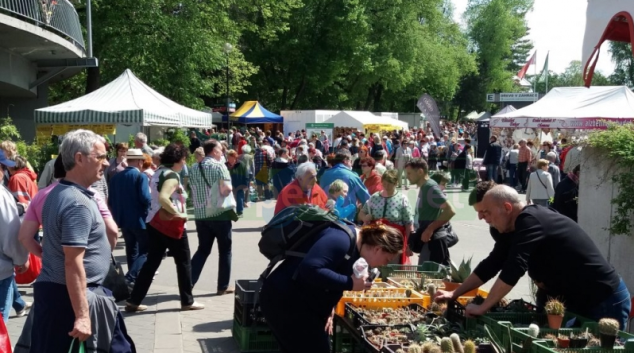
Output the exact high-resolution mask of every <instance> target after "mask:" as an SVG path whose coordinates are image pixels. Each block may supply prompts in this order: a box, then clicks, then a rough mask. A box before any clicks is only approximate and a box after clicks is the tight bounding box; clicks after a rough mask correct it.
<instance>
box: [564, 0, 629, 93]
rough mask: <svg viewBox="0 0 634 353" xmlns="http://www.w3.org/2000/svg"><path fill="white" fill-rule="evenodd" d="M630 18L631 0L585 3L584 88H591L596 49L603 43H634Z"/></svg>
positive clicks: (582, 63)
mask: <svg viewBox="0 0 634 353" xmlns="http://www.w3.org/2000/svg"><path fill="white" fill-rule="evenodd" d="M633 16H634V1H632V0H609V1H606V0H588V7H587V10H586V31H585V35H584V38H583V52H582V57H581V65H583V68H584V71H583V72H584V79H585V83H586V86H589V85H590V80H591V79H592V74H593V73H594V66H595V65H596V62H597V60H598V57H599V49H600V47H601V44H603V42H604V41H606V40H611V41H619V42H627V43H632V42H633V41H634V38H632V36H631V35H630V33H634V21H633V20H632V17H633ZM564 25H565V24H564ZM604 60H607V58H604ZM588 69H589V70H588Z"/></svg>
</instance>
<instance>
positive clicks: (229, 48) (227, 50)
mask: <svg viewBox="0 0 634 353" xmlns="http://www.w3.org/2000/svg"><path fill="white" fill-rule="evenodd" d="M223 50H224V52H225V55H226V56H227V102H226V104H225V112H226V113H227V127H228V128H229V129H231V120H230V119H229V102H230V98H229V53H231V51H232V50H233V45H231V44H229V43H225V45H224V47H223Z"/></svg>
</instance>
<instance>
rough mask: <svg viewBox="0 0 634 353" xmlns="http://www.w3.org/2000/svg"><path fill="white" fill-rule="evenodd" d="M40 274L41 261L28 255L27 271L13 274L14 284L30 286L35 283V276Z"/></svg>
mask: <svg viewBox="0 0 634 353" xmlns="http://www.w3.org/2000/svg"><path fill="white" fill-rule="evenodd" d="M40 272H42V259H40V258H39V257H37V256H35V255H33V254H29V269H28V270H26V272H24V273H17V272H16V273H15V283H17V284H31V283H33V282H35V280H36V279H37V276H39V275H40Z"/></svg>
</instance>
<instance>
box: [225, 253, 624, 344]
mask: <svg viewBox="0 0 634 353" xmlns="http://www.w3.org/2000/svg"><path fill="white" fill-rule="evenodd" d="M380 270H381V278H380V279H377V280H376V282H375V283H374V284H373V287H372V289H371V290H368V291H365V292H352V291H351V292H344V295H343V297H342V299H341V301H340V302H339V303H338V305H337V307H336V309H335V312H336V316H335V320H334V330H333V337H332V352H334V353H365V352H369V353H419V352H424V353H476V352H477V353H557V352H560V353H634V335H630V334H627V333H625V332H622V331H619V324H618V322H617V321H615V320H613V319H608V318H605V319H602V320H600V321H599V322H594V321H592V320H589V319H586V318H583V317H581V316H578V315H575V314H574V313H570V312H567V311H566V308H565V305H564V303H561V302H559V301H558V300H557V299H555V298H550V299H549V301H548V302H547V303H546V305H545V312H538V310H537V307H536V306H535V305H534V304H531V303H528V302H525V301H523V300H522V299H516V300H506V299H505V300H502V301H501V302H500V303H498V304H497V305H495V306H494V307H493V308H492V309H491V310H490V311H489V312H488V313H487V314H486V315H483V316H481V317H478V318H468V317H466V315H465V307H466V306H467V305H468V304H470V303H474V304H482V302H483V301H484V298H486V296H487V295H488V293H487V292H486V291H484V290H481V289H476V290H474V291H472V292H470V293H467V294H466V295H465V296H463V297H460V298H459V299H458V300H456V301H453V302H448V303H436V302H434V301H433V300H432V298H433V297H434V295H435V293H436V291H437V290H440V289H443V290H453V288H454V287H456V286H459V285H460V284H461V283H462V282H463V281H464V280H465V279H466V278H467V277H468V276H469V275H470V274H471V260H466V261H465V260H463V261H462V262H461V263H460V265H459V266H457V267H455V266H451V267H444V266H441V265H438V264H435V263H424V264H423V265H418V266H414V265H388V266H386V267H383V268H381V269H380ZM256 283H257V282H256V281H245V280H238V281H236V284H237V285H236V289H237V291H236V316H235V318H236V322H234V328H233V333H234V338H236V340H237V341H238V343H239V346H240V351H241V352H262V351H269V352H274V351H277V344H276V342H275V340H274V339H273V337H272V335H271V334H270V330H267V326H266V322H264V321H263V320H262V318H261V316H260V315H258V312H257V309H256V308H255V307H253V305H252V304H249V302H250V300H251V299H252V297H253V293H254V292H255V291H257V290H258V288H256V287H255V285H256ZM452 286H454V287H452ZM254 309H255V310H256V311H254ZM249 312H250V314H249Z"/></svg>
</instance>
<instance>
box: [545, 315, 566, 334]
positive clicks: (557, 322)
mask: <svg viewBox="0 0 634 353" xmlns="http://www.w3.org/2000/svg"><path fill="white" fill-rule="evenodd" d="M563 320H564V316H563V315H551V314H548V327H550V328H551V329H553V330H559V329H560V328H561V322H562V321H563Z"/></svg>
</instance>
